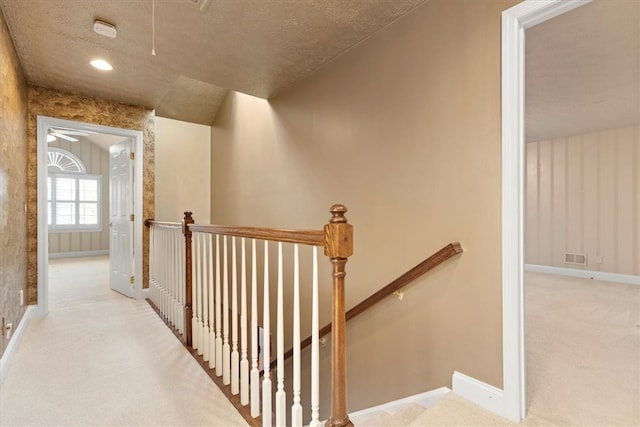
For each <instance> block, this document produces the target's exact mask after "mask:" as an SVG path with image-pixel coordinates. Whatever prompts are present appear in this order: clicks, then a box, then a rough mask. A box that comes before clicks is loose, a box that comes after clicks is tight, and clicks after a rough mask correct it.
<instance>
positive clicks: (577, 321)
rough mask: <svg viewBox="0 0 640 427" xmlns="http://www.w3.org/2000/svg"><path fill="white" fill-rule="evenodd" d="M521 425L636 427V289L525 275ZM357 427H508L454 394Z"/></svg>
mask: <svg viewBox="0 0 640 427" xmlns="http://www.w3.org/2000/svg"><path fill="white" fill-rule="evenodd" d="M525 291H526V297H525V302H526V310H525V318H526V354H527V417H526V419H525V420H523V421H522V423H521V424H520V425H523V426H593V427H614V426H615V427H626V426H629V427H631V426H640V286H637V285H624V284H619V283H609V282H602V281H598V280H589V279H578V278H572V277H563V276H553V275H546V274H539V273H527V275H526V289H525ZM357 421H359V424H360V425H363V426H371V427H378V426H385V427H389V426H398V427H400V426H406V425H408V426H411V427H421V426H516V425H518V424H516V423H512V422H510V421H509V420H507V419H504V418H502V417H500V416H498V415H496V414H493V413H491V412H488V411H486V410H485V409H483V408H481V407H479V406H476V405H474V404H472V403H470V402H468V401H466V400H464V399H462V398H461V397H459V396H457V395H456V394H454V393H449V394H447V395H446V396H445V397H444V398H443V399H442V400H440V401H439V402H438V403H437V404H436V405H435V406H434V407H432V408H429V409H426V410H424V409H423V411H422V412H421V413H420V411H416V409H415V407H410V408H407V411H401V412H399V413H398V414H395V415H393V416H391V415H390V414H386V413H376V414H375V415H371V416H365V417H363V418H362V419H358V420H357Z"/></svg>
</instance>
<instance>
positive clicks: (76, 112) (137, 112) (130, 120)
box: [27, 86, 155, 303]
mask: <svg viewBox="0 0 640 427" xmlns="http://www.w3.org/2000/svg"><path fill="white" fill-rule="evenodd" d="M28 98H29V171H28V182H29V188H28V212H29V214H28V221H27V224H28V229H29V233H28V236H29V237H28V254H29V268H28V272H27V274H28V286H29V301H30V302H31V303H35V302H36V301H37V293H38V252H37V251H38V233H37V229H38V218H37V202H38V201H37V198H38V197H37V195H38V193H37V186H36V182H37V167H36V153H37V117H38V116H48V117H55V118H59V119H65V120H74V121H78V122H85V123H93V124H97V125H103V126H112V127H117V128H122V129H132V130H141V131H142V132H143V134H144V137H143V139H144V153H143V159H144V170H143V175H144V177H143V191H144V196H143V215H144V217H145V218H152V217H153V215H154V182H155V172H154V171H155V163H154V140H155V133H154V113H153V111H152V110H148V109H145V108H142V107H135V106H132V105H124V104H118V103H116V102H111V101H106V100H103V99H97V98H92V97H88V96H83V95H77V94H72V93H66V92H60V91H57V90H52V89H47V88H43V87H37V86H32V87H29V90H28ZM143 233H144V235H143V240H144V247H143V254H144V264H143V270H144V277H143V283H144V286H145V287H146V286H147V284H148V277H147V274H148V273H147V272H148V265H149V264H148V253H149V249H148V244H149V235H148V229H146V228H143Z"/></svg>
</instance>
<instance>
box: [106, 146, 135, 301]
mask: <svg viewBox="0 0 640 427" xmlns="http://www.w3.org/2000/svg"><path fill="white" fill-rule="evenodd" d="M109 153H110V164H109V166H110V169H109V227H110V230H109V236H110V239H109V244H110V246H109V254H110V255H109V271H110V283H111V289H113V290H114V291H118V292H120V293H121V294H123V295H126V296H128V297H130V298H133V296H134V290H135V280H134V275H133V271H134V270H133V255H134V254H133V188H134V187H133V159H132V157H133V156H132V153H133V150H132V141H131V140H126V141H124V142H121V143H119V144H115V145H112V146H111V147H109Z"/></svg>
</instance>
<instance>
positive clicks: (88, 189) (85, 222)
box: [47, 147, 102, 232]
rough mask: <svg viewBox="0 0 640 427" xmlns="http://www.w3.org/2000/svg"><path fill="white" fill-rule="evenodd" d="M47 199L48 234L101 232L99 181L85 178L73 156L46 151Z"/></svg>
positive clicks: (60, 152) (77, 159)
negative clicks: (49, 232)
mask: <svg viewBox="0 0 640 427" xmlns="http://www.w3.org/2000/svg"><path fill="white" fill-rule="evenodd" d="M47 158H48V162H47V169H48V171H49V173H48V177H47V198H48V224H49V230H50V231H60V232H62V231H65V232H66V231H101V229H102V218H101V215H100V213H101V203H102V197H101V191H100V190H101V189H102V177H101V176H100V175H89V174H87V173H86V171H87V169H86V168H85V166H84V163H82V161H81V160H80V159H79V158H78V157H77V156H76V155H74V154H73V153H71V152H69V151H66V150H63V149H61V148H55V147H49V149H48V152H47Z"/></svg>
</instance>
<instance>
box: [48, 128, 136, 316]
mask: <svg viewBox="0 0 640 427" xmlns="http://www.w3.org/2000/svg"><path fill="white" fill-rule="evenodd" d="M37 126H38V127H37V152H36V156H37V157H36V159H37V160H36V163H37V183H38V210H37V212H38V314H39V315H40V316H43V315H45V314H47V313H48V312H49V283H48V263H49V236H48V231H49V230H48V229H49V227H48V224H47V149H48V144H47V133H48V129H49V128H50V127H66V128H73V129H78V130H84V131H92V132H99V133H105V134H109V135H115V136H122V137H123V138H132V139H133V141H134V142H133V150H134V152H135V153H136V154H135V160H134V162H135V163H134V178H133V179H134V193H135V194H134V199H133V200H134V202H133V203H134V215H135V218H134V223H133V227H134V233H133V234H134V235H133V251H134V275H135V277H136V283H135V297H136V298H137V299H141V298H144V292H143V288H142V277H143V276H142V247H143V246H142V195H143V192H142V177H143V174H142V166H143V161H142V157H143V151H142V147H143V139H142V132H141V131H137V130H129V129H120V128H115V127H110V126H101V125H96V124H91V123H83V122H76V121H72V120H64V119H57V118H53V117H47V116H38V118H37Z"/></svg>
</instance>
